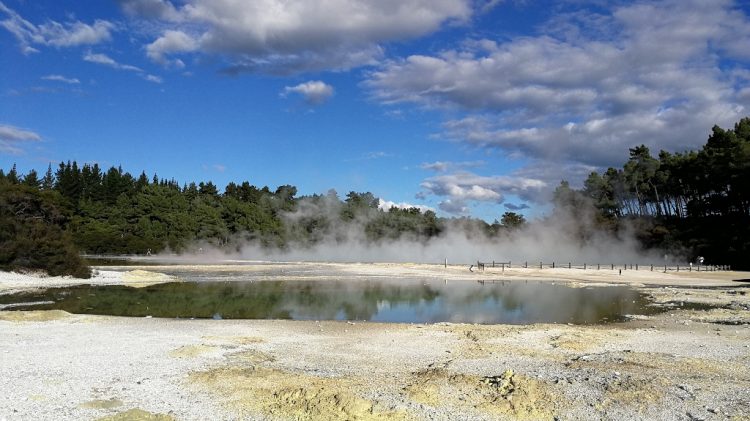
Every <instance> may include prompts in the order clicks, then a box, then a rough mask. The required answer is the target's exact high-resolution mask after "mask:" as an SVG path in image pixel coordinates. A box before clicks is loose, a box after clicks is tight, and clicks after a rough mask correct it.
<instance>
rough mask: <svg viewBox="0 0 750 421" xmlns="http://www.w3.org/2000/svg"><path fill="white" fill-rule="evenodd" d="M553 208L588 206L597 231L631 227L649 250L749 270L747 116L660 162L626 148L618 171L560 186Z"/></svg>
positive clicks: (660, 158) (646, 150)
mask: <svg viewBox="0 0 750 421" xmlns="http://www.w3.org/2000/svg"><path fill="white" fill-rule="evenodd" d="M555 202H556V206H558V207H566V206H567V207H577V208H581V207H587V206H589V207H593V208H595V210H596V215H597V220H598V223H599V225H600V226H603V227H606V228H608V229H612V230H617V229H622V227H623V226H624V225H626V224H629V225H630V226H635V227H636V232H637V234H638V235H639V237H640V239H641V241H642V243H643V244H644V245H645V246H647V247H654V248H656V247H658V248H663V249H680V248H681V249H683V250H684V251H685V252H686V254H688V255H689V256H698V255H700V256H705V257H706V258H708V260H709V261H712V262H714V263H716V264H732V265H733V266H734V267H737V268H745V269H747V268H749V267H750V118H743V119H742V120H740V121H739V122H738V123H736V124H735V126H734V128H733V129H728V130H727V129H722V128H721V127H719V126H714V127H713V129H712V131H711V134H710V135H709V137H708V140H707V142H706V143H705V144H704V145H703V147H702V148H701V149H700V150H698V151H685V152H681V153H670V152H667V151H663V150H662V151H660V152H659V154H658V156H657V157H654V156H652V155H651V151H650V150H649V148H648V147H646V146H645V145H640V146H636V147H634V148H632V149H630V156H629V158H628V160H627V161H626V162H625V163H624V165H623V166H622V168H609V169H607V170H606V171H604V172H603V173H601V174H600V173H598V172H592V173H591V174H590V175H589V176H588V178H587V179H586V180H585V182H584V183H583V187H582V188H581V189H571V188H570V185H569V184H568V183H567V182H565V181H563V182H562V183H561V185H560V186H559V187H558V188H557V190H556V192H555Z"/></svg>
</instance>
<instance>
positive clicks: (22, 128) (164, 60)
mask: <svg viewBox="0 0 750 421" xmlns="http://www.w3.org/2000/svg"><path fill="white" fill-rule="evenodd" d="M749 15H750V5H748V3H747V2H734V1H730V0H715V1H699V0H665V1H639V2H624V1H622V2H620V1H613V2H601V1H593V0H592V1H585V0H576V1H573V0H571V1H562V2H559V1H558V2H552V1H531V0H528V1H521V0H516V1H513V0H500V1H496V0H495V1H479V0H476V1H471V0H369V1H368V0H328V1H325V2H323V1H312V0H289V1H281V0H258V1H245V2H237V1H230V0H182V1H177V0H175V1H169V0H120V1H114V0H113V1H104V0H86V1H59V0H55V1H52V0H50V1H44V0H41V1H33V2H32V1H27V0H0V76H1V77H0V166H1V167H2V168H6V169H7V168H8V167H10V166H11V165H12V164H13V163H16V164H17V165H18V168H19V170H20V171H22V172H25V171H27V170H28V169H31V168H35V169H37V170H45V169H46V167H47V165H48V164H49V163H50V162H51V163H53V167H54V166H55V165H56V164H57V163H59V162H60V161H63V160H77V161H78V162H88V163H94V162H96V163H99V164H100V165H102V166H105V167H109V166H111V165H122V166H123V168H124V169H125V170H127V171H130V172H131V173H134V174H137V173H139V172H140V171H141V170H145V171H146V172H147V173H148V174H149V175H152V174H153V173H155V172H156V173H158V175H159V176H161V177H169V178H172V177H174V178H176V179H177V180H178V181H179V182H181V183H183V182H190V181H201V180H211V181H214V182H215V183H216V184H217V185H219V186H220V187H223V186H224V185H226V183H228V182H229V181H243V180H248V181H250V182H251V183H253V184H256V185H258V186H263V185H268V186H270V187H271V188H275V187H276V186H278V185H281V184H293V185H296V186H297V187H298V189H299V192H300V194H313V193H324V192H326V191H327V190H328V189H331V188H334V189H336V190H337V191H338V192H339V194H340V195H342V196H343V195H344V194H345V193H346V192H348V191H350V190H355V191H371V192H373V193H374V194H375V195H376V196H378V197H380V198H382V199H383V200H385V201H390V202H395V203H402V204H409V205H421V206H426V207H430V208H432V209H435V210H437V211H438V212H439V213H440V214H442V215H447V216H454V215H473V216H477V217H481V218H484V219H487V220H489V221H491V220H493V219H495V218H499V216H500V215H501V214H502V213H503V212H504V211H506V210H509V209H510V210H520V211H521V212H523V213H525V214H527V215H529V216H534V215H537V214H539V213H540V212H543V211H544V209H547V207H546V206H545V203H547V200H548V198H549V194H550V192H551V191H552V190H553V189H554V187H555V186H556V185H557V184H559V181H560V180H561V179H567V180H569V181H570V182H571V183H572V184H574V185H577V184H580V183H581V182H582V180H583V179H584V178H585V176H586V175H587V174H588V173H589V172H591V171H592V170H601V169H602V168H606V167H607V166H619V165H621V164H622V162H623V161H624V160H625V159H626V158H627V154H628V148H630V147H633V146H636V145H638V144H641V143H644V144H646V145H648V146H649V147H651V148H652V151H653V152H654V153H656V152H658V150H659V149H666V150H670V151H683V150H686V149H694V148H698V147H700V145H702V144H703V143H704V142H705V140H706V138H707V135H708V133H709V131H710V128H711V127H712V126H713V125H714V124H719V125H722V126H724V127H727V126H731V125H732V124H733V123H735V122H736V121H738V120H739V119H740V118H742V117H745V116H748V115H750V111H749V110H750V17H749Z"/></svg>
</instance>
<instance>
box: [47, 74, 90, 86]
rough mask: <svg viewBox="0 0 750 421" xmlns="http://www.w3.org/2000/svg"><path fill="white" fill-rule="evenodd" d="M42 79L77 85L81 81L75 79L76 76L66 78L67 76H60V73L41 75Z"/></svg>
mask: <svg viewBox="0 0 750 421" xmlns="http://www.w3.org/2000/svg"><path fill="white" fill-rule="evenodd" d="M42 80H50V81H54V82H62V83H67V84H69V85H78V84H80V83H81V81H80V80H78V79H76V78H67V77H65V76H62V75H47V76H42Z"/></svg>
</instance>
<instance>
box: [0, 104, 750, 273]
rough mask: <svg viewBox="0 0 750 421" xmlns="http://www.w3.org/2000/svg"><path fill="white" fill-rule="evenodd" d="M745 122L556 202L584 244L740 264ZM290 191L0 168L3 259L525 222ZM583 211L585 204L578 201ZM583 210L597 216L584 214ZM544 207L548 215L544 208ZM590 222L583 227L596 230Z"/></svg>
mask: <svg viewBox="0 0 750 421" xmlns="http://www.w3.org/2000/svg"><path fill="white" fill-rule="evenodd" d="M748 180H750V119H749V118H745V119H742V120H741V121H740V122H738V123H737V124H736V125H735V127H734V129H730V130H724V129H722V128H720V127H718V126H717V127H714V128H713V131H712V133H711V135H710V137H709V138H708V141H707V142H706V144H705V145H704V146H703V147H702V148H701V149H700V150H698V151H686V152H682V153H669V152H666V151H661V152H660V153H659V154H658V157H653V156H652V155H651V152H650V151H649V149H648V148H647V147H646V146H643V145H641V146H637V147H634V148H632V149H631V150H630V156H629V158H628V159H627V161H626V162H625V163H624V165H623V166H622V168H619V169H618V168H609V169H607V170H606V171H604V172H603V173H601V174H600V173H597V172H594V173H591V174H590V175H589V177H588V178H587V179H586V180H585V182H584V183H583V187H582V188H580V189H574V188H571V187H570V185H569V184H568V183H567V182H566V181H563V182H562V183H561V184H560V186H559V187H558V188H557V190H556V191H555V194H554V205H555V211H554V213H558V212H567V213H568V214H573V215H578V217H577V218H573V219H574V220H575V221H576V224H577V225H576V226H575V227H572V228H571V229H572V230H574V231H576V232H577V233H578V234H579V238H580V239H581V242H585V241H586V236H587V235H590V234H591V233H592V230H603V231H607V232H611V233H616V232H618V231H623V230H628V231H629V232H632V233H635V235H636V236H637V238H638V239H639V240H640V242H641V244H642V246H643V248H646V249H661V250H667V251H668V252H672V253H675V254H678V255H686V256H689V257H696V256H698V255H700V256H705V257H706V261H707V262H711V263H715V264H730V265H733V266H734V267H736V268H748V267H750V262H748V261H749V260H750V259H748V256H750V182H749V181H748ZM297 193H298V192H297V188H296V187H295V186H292V185H282V186H279V187H277V188H276V189H273V190H272V189H270V188H269V187H257V186H255V185H252V184H251V183H250V182H248V181H243V182H241V183H235V182H230V183H229V184H227V185H226V186H225V187H224V189H223V190H222V191H220V190H219V188H218V187H217V186H216V185H214V184H213V183H212V182H210V181H208V182H200V183H197V184H196V183H189V184H183V185H180V184H179V183H178V182H177V181H175V180H174V179H165V178H159V177H158V176H157V175H153V176H152V177H149V176H148V175H147V174H146V173H145V172H141V174H140V175H138V176H133V175H131V174H130V173H128V172H126V171H124V170H123V169H122V168H121V167H111V168H108V169H106V170H104V169H102V168H101V167H99V165H98V164H87V163H85V164H79V163H77V162H75V161H72V162H71V161H68V162H62V163H60V164H59V165H57V166H56V168H53V167H52V165H50V166H48V168H47V170H46V172H44V174H40V173H37V172H36V171H35V170H30V171H29V172H28V173H26V174H19V173H18V171H17V170H16V166H15V165H14V166H13V167H12V168H10V169H8V170H7V171H6V170H3V169H0V268H2V269H6V270H7V269H23V268H26V269H34V268H40V269H44V270H47V271H48V272H49V273H51V274H66V273H67V274H75V275H76V276H87V274H88V273H89V272H88V268H87V267H86V266H85V263H84V262H83V261H82V260H81V259H80V258H79V257H78V256H79V253H80V252H84V253H89V254H145V253H147V252H148V251H151V252H152V253H154V254H155V253H159V252H162V251H171V252H183V251H191V248H193V249H197V247H206V246H209V245H210V246H213V247H217V248H220V249H223V250H226V251H230V252H231V251H234V250H239V249H240V248H241V247H242V246H243V245H245V244H248V243H249V242H252V243H254V244H258V245H259V246H260V247H263V248H267V249H272V250H284V249H287V248H291V247H314V246H315V245H316V244H320V243H321V242H323V241H334V242H335V241H339V242H345V241H349V240H351V236H350V234H351V233H352V232H355V233H357V235H358V237H356V240H358V241H365V242H375V243H377V242H383V241H389V240H395V239H408V240H410V241H415V242H420V241H421V242H426V241H428V240H429V239H431V238H434V237H438V236H440V235H442V234H443V233H445V232H446V231H449V230H460V231H463V232H466V233H471V234H472V235H482V236H484V237H486V238H490V239H493V238H499V237H502V236H504V235H506V234H508V233H510V232H512V231H514V230H516V229H518V228H519V227H522V226H524V225H525V224H526V221H525V219H524V217H523V216H522V215H520V214H517V213H514V212H506V213H505V214H504V215H502V217H501V218H500V220H499V221H497V220H495V221H494V222H493V223H487V222H485V221H483V220H481V219H476V218H467V217H462V218H443V217H438V216H437V215H436V214H435V212H433V211H424V212H423V211H421V210H420V209H418V208H410V209H400V208H397V207H392V208H390V209H380V208H379V206H378V205H379V200H378V198H377V197H375V196H374V195H373V194H372V193H369V192H364V193H360V192H353V191H352V192H349V193H348V194H346V196H345V197H344V198H340V197H339V196H338V194H337V193H336V192H335V191H333V190H331V191H329V192H328V193H326V194H316V195H310V196H298V195H297ZM587 209H588V210H589V212H586V210H587ZM583 215H589V216H590V217H591V218H590V219H592V220H593V223H592V221H589V220H588V219H589V218H588V217H586V218H584V217H583ZM553 218H554V214H553ZM592 227H593V228H592Z"/></svg>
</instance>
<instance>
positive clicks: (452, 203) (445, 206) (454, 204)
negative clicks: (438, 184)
mask: <svg viewBox="0 0 750 421" xmlns="http://www.w3.org/2000/svg"><path fill="white" fill-rule="evenodd" d="M438 207H439V208H440V210H442V211H444V212H448V213H450V214H453V215H466V214H468V213H469V208H468V206H466V202H464V201H463V200H460V199H446V200H443V201H442V202H440V203H439V204H438Z"/></svg>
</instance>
